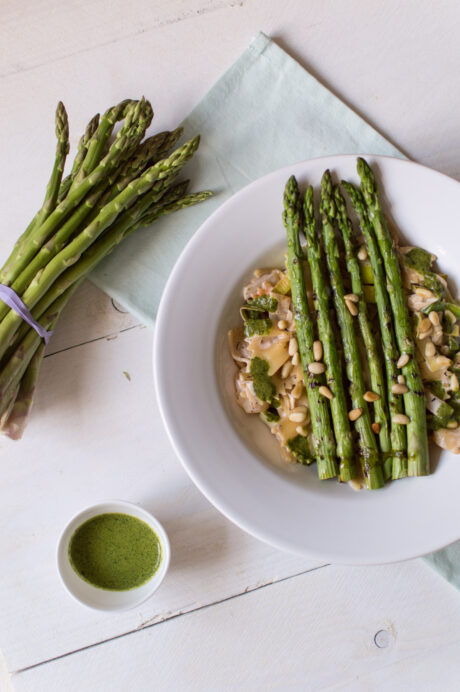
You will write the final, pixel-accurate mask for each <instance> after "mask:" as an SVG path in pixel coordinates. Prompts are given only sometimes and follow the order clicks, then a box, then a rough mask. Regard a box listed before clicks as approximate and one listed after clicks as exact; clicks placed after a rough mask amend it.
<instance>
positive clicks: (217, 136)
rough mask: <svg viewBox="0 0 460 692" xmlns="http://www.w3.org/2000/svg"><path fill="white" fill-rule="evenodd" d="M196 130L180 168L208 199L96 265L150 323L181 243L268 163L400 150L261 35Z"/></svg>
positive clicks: (116, 294)
mask: <svg viewBox="0 0 460 692" xmlns="http://www.w3.org/2000/svg"><path fill="white" fill-rule="evenodd" d="M183 125H184V128H185V131H184V138H183V139H184V140H185V139H188V138H190V137H192V136H193V135H195V134H197V133H200V134H201V137H202V139H201V144H200V148H199V149H198V152H197V154H196V155H195V157H194V159H193V160H192V162H191V163H190V164H188V166H187V167H186V168H185V170H184V175H186V176H187V177H190V178H191V180H192V183H193V184H192V189H193V190H205V189H211V190H213V191H214V192H215V196H214V197H212V198H210V199H209V200H207V201H206V202H204V203H202V204H199V205H197V206H196V207H192V208H190V209H185V210H183V211H180V212H178V213H176V214H172V215H171V216H166V217H164V218H163V219H161V220H160V221H158V222H157V223H156V224H155V225H154V226H152V227H150V228H147V229H142V230H139V231H136V233H134V234H133V235H132V236H131V237H130V238H128V239H127V240H126V241H125V242H124V243H123V244H122V245H120V246H119V247H118V248H117V249H116V250H115V251H114V252H113V253H112V254H111V255H110V256H109V257H108V258H107V259H106V260H105V261H104V262H102V263H101V264H100V265H99V266H98V267H97V269H96V270H95V271H94V272H93V273H92V275H91V279H92V281H94V283H95V284H96V285H97V286H99V287H100V288H102V290H104V291H106V292H107V293H108V294H109V295H111V296H112V297H113V298H115V299H116V300H118V301H119V302H120V303H122V305H124V306H125V307H126V308H127V309H128V310H129V311H130V312H132V313H133V314H134V315H136V316H137V317H139V319H140V320H141V321H142V322H144V324H146V325H147V326H150V327H153V324H154V320H155V315H156V312H157V309H158V303H159V300H160V296H161V293H162V291H163V288H164V285H165V283H166V280H167V278H168V276H169V274H170V272H171V269H172V267H173V266H174V263H175V261H176V259H177V258H178V256H179V254H180V252H181V251H182V249H183V247H184V246H185V244H186V243H187V241H188V240H189V239H190V238H191V236H192V235H193V234H194V232H195V231H196V230H197V228H199V227H200V225H201V224H202V223H203V221H204V220H205V219H206V218H207V217H208V216H209V215H210V214H211V213H212V212H213V211H214V210H215V209H217V207H219V206H220V205H221V204H222V202H224V201H225V200H226V199H227V198H228V197H230V196H231V195H233V194H234V193H235V192H237V191H238V190H240V189H241V188H242V187H244V186H245V185H247V184H248V183H250V182H252V181H253V180H255V179H256V178H260V177H261V176H263V175H265V174H266V173H270V171H273V170H276V169H277V168H281V167H282V166H287V165H289V164H290V163H297V162H298V161H302V160H305V159H310V158H313V157H316V156H323V155H326V154H353V153H359V152H361V153H362V152H367V153H370V154H388V155H390V156H402V154H401V153H400V152H399V151H398V150H397V149H395V147H394V146H392V145H391V144H389V143H388V142H387V141H386V140H385V139H384V138H383V137H382V136H381V135H379V134H378V133H377V132H376V131H375V130H374V129H373V128H372V127H370V125H368V124H367V123H366V122H365V121H364V120H362V119H361V118H360V117H359V116H358V115H356V113H353V111H352V110H350V109H349V108H348V107H347V106H345V104H343V103H342V102H341V101H340V100H339V99H338V98H337V97H335V96H334V95H333V94H331V92H330V91H328V90H327V89H325V88H324V87H323V86H322V85H321V84H320V83H319V82H318V81H317V80H316V79H315V78H314V77H312V76H311V75H310V74H308V72H306V71H305V70H304V69H303V67H301V66H300V65H299V64H298V63H297V62H295V61H294V60H293V59H292V58H290V57H289V55H287V53H285V52H284V51H283V50H281V48H279V46H277V45H276V43H273V42H272V41H271V40H270V39H269V38H267V37H266V36H264V34H259V35H258V36H256V38H255V39H254V40H253V41H252V43H251V44H250V45H249V47H248V48H247V49H246V51H245V52H244V53H243V55H242V56H241V57H240V58H239V59H238V60H237V61H236V62H235V63H234V64H233V65H232V66H231V67H230V69H229V70H227V72H226V73H225V74H224V75H223V76H222V77H221V78H220V79H219V81H218V82H217V83H216V84H215V85H214V86H213V87H212V89H211V90H210V91H209V92H208V93H207V94H206V96H205V97H204V98H203V100H202V101H201V102H200V103H199V104H198V105H197V106H196V108H195V109H194V110H193V111H192V112H191V114H190V115H189V116H188V118H186V120H185V121H184V123H183Z"/></svg>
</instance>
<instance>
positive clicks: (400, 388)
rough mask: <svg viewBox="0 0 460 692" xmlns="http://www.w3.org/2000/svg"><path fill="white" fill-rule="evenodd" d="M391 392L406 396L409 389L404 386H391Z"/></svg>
mask: <svg viewBox="0 0 460 692" xmlns="http://www.w3.org/2000/svg"><path fill="white" fill-rule="evenodd" d="M391 391H392V392H393V394H406V393H407V392H408V391H409V387H408V386H407V385H406V384H399V382H398V384H392V385H391Z"/></svg>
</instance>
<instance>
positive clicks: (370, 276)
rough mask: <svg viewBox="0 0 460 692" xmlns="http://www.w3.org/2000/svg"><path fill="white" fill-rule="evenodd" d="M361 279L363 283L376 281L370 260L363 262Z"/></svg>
mask: <svg viewBox="0 0 460 692" xmlns="http://www.w3.org/2000/svg"><path fill="white" fill-rule="evenodd" d="M360 266H361V279H362V282H363V284H373V283H374V272H373V271H372V267H371V265H370V263H369V261H368V260H366V263H364V262H363V263H361V265H360Z"/></svg>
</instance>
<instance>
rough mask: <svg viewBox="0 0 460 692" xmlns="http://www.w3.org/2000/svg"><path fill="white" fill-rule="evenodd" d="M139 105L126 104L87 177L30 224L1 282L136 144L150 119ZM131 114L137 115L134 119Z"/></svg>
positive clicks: (17, 271)
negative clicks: (107, 146)
mask: <svg viewBox="0 0 460 692" xmlns="http://www.w3.org/2000/svg"><path fill="white" fill-rule="evenodd" d="M142 106H143V104H142V102H139V103H137V104H136V105H135V106H130V107H128V114H127V117H126V120H125V123H124V124H123V126H122V127H121V129H120V130H119V132H118V134H117V136H116V138H115V141H114V142H113V144H112V146H111V147H110V149H109V151H108V153H107V154H106V156H105V157H104V158H103V159H102V160H101V162H100V163H99V164H98V165H97V166H96V168H95V169H94V170H93V171H92V173H90V175H88V176H86V178H84V179H83V180H82V181H81V182H80V183H78V184H77V185H75V186H74V185H72V188H71V189H70V190H69V192H68V194H67V196H66V197H65V199H63V201H62V202H61V203H60V204H58V206H57V207H56V208H55V210H54V211H53V212H52V213H51V214H50V215H49V216H48V218H47V219H46V221H45V222H44V223H43V224H40V226H38V227H34V228H33V230H32V232H31V233H30V235H29V237H28V240H27V243H26V244H24V246H23V247H22V248H21V250H20V252H19V253H18V255H17V256H15V255H14V253H13V254H12V255H11V256H10V257H9V258H8V260H7V261H6V264H5V265H4V266H3V269H2V270H1V272H0V283H3V284H6V285H7V286H11V284H12V283H13V281H14V280H15V279H16V278H17V276H18V275H19V274H20V273H21V271H22V270H23V269H24V268H25V267H26V266H27V264H28V262H30V260H31V259H32V257H33V256H34V255H35V253H36V252H37V250H39V249H40V247H41V246H42V245H43V244H44V243H45V242H46V241H47V240H48V238H49V237H50V236H51V235H52V233H53V232H55V231H56V229H57V228H58V227H59V225H60V224H61V223H62V221H63V220H64V219H65V218H66V217H67V216H68V214H69V213H70V212H71V211H72V210H73V209H74V208H75V207H76V206H77V205H78V204H79V202H80V201H81V200H82V199H83V198H84V197H85V196H86V194H87V193H88V192H89V191H90V190H92V189H93V188H94V187H95V186H96V185H97V184H98V183H100V182H101V181H103V180H104V179H105V178H106V176H107V175H108V174H109V173H110V171H112V170H113V169H114V168H115V167H116V166H118V165H119V164H120V162H121V160H123V159H124V158H126V156H128V155H129V154H131V153H132V151H133V150H134V149H135V148H136V147H137V145H138V143H139V137H140V136H142V134H143V132H145V128H146V127H147V123H149V122H150V121H149V117H150V113H149V112H148V111H147V113H144V111H143V110H142ZM129 109H131V110H129ZM133 118H136V119H135V120H133Z"/></svg>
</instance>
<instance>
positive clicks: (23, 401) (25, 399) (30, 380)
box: [0, 343, 45, 440]
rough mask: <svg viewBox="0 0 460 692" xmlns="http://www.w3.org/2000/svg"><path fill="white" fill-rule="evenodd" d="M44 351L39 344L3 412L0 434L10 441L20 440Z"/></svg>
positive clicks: (43, 347)
mask: <svg viewBox="0 0 460 692" xmlns="http://www.w3.org/2000/svg"><path fill="white" fill-rule="evenodd" d="M44 351H45V344H44V343H41V344H40V346H39V347H38V349H37V350H36V351H35V353H34V355H33V356H32V358H31V360H30V363H29V365H28V366H27V368H26V370H25V372H24V375H23V376H22V380H21V383H20V385H19V387H18V393H17V395H16V396H14V400H12V402H11V407H10V410H7V411H5V413H4V414H3V416H2V419H0V430H1V432H2V433H3V435H6V436H7V437H9V438H10V439H11V440H19V439H20V437H21V436H22V433H23V431H24V428H25V426H26V423H27V420H28V418H29V413H30V410H31V408H32V403H33V398H34V394H35V388H36V384H37V379H38V375H39V372H40V366H41V363H42V360H43V355H44Z"/></svg>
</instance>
